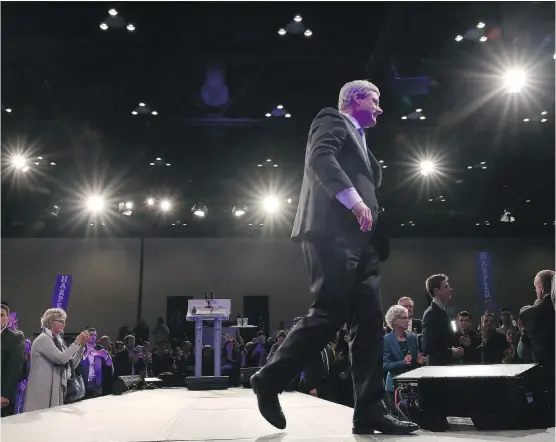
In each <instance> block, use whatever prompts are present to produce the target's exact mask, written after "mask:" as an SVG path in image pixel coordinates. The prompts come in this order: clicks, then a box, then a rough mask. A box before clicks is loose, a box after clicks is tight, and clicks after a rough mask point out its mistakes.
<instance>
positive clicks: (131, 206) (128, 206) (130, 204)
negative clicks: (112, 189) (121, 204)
mask: <svg viewBox="0 0 556 442" xmlns="http://www.w3.org/2000/svg"><path fill="white" fill-rule="evenodd" d="M125 208H126V209H133V202H132V201H127V202H126V203H125Z"/></svg>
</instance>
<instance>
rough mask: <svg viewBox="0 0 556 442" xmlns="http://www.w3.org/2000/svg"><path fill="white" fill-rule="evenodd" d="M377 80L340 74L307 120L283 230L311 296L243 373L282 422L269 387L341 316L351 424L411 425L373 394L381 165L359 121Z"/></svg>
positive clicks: (280, 385)
mask: <svg viewBox="0 0 556 442" xmlns="http://www.w3.org/2000/svg"><path fill="white" fill-rule="evenodd" d="M379 95H380V92H379V90H378V88H377V87H376V86H375V85H373V84H372V83H370V82H368V81H363V80H358V81H353V82H350V83H347V84H346V85H345V86H344V87H343V88H342V89H341V91H340V97H339V105H338V110H336V109H333V108H325V109H323V110H321V111H320V112H319V114H318V115H317V116H316V117H315V119H314V120H313V122H312V124H311V128H310V130H309V135H308V141H307V150H306V155H305V170H304V176H303V184H302V187H301V196H300V198H299V206H298V210H297V216H296V219H295V222H294V227H293V232H292V238H293V239H294V240H297V241H300V242H301V247H302V251H303V255H304V257H305V261H306V263H307V265H308V268H309V278H310V286H309V287H310V291H311V293H312V294H313V296H314V299H315V301H314V303H313V304H312V305H311V308H310V310H309V313H308V315H307V316H305V317H304V318H303V319H302V320H301V321H300V322H299V323H298V324H297V325H296V326H295V327H294V328H293V329H292V331H291V332H290V333H289V334H288V336H287V337H286V339H285V340H284V343H283V344H282V345H281V346H280V348H279V349H278V350H277V352H276V354H275V356H274V357H273V358H272V360H271V361H270V362H269V363H268V364H267V365H266V366H265V367H263V368H262V369H261V370H260V371H259V372H258V373H257V374H255V375H254V376H253V377H252V378H251V385H252V386H253V390H254V391H255V393H256V394H257V399H258V404H259V410H260V412H261V414H262V415H263V416H264V417H265V419H267V420H268V421H269V422H270V423H271V424H272V425H274V426H275V427H277V428H280V429H282V428H285V427H286V419H285V417H284V414H283V412H282V409H281V407H280V403H279V400H278V394H279V393H281V392H282V391H284V389H285V388H286V386H287V385H288V383H289V382H290V380H291V379H292V378H293V377H294V376H296V375H297V374H298V373H300V372H301V371H302V370H303V369H304V368H306V367H307V365H308V364H309V363H310V362H311V361H312V360H314V358H315V357H316V356H318V354H319V352H320V351H321V350H322V349H323V348H324V347H325V345H326V344H327V343H328V342H329V341H330V340H332V339H333V338H334V336H335V333H336V331H337V330H339V329H340V328H341V327H342V326H343V325H344V323H345V322H346V321H347V322H348V326H349V328H350V334H351V345H350V349H351V360H352V375H353V385H354V395H355V409H354V415H353V432H354V433H357V434H371V433H373V432H374V430H378V431H380V432H382V433H389V434H406V433H410V432H413V431H415V430H416V429H417V426H416V425H415V424H413V423H411V422H403V421H398V420H397V419H396V418H394V417H393V416H391V415H390V414H388V410H387V409H386V406H385V405H384V403H383V401H382V398H383V394H384V387H383V383H382V336H383V329H382V320H383V313H382V300H381V297H380V291H379V285H380V273H379V262H380V260H381V257H382V259H384V258H386V256H387V254H388V253H387V252H388V242H387V240H386V239H385V236H384V234H383V229H384V226H382V225H381V223H382V221H383V219H382V216H379V212H380V209H379V200H378V195H377V188H378V187H379V186H380V181H381V167H380V164H379V163H378V161H377V160H376V158H375V157H374V156H373V154H372V153H371V152H370V151H369V150H368V148H367V144H366V138H365V132H364V130H363V129H364V128H370V127H374V126H375V125H376V121H377V117H378V116H379V115H380V114H381V113H382V110H381V109H380V106H379Z"/></svg>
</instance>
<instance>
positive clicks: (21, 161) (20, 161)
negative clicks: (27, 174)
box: [12, 155, 27, 170]
mask: <svg viewBox="0 0 556 442" xmlns="http://www.w3.org/2000/svg"><path fill="white" fill-rule="evenodd" d="M12 165H13V166H14V167H15V168H16V169H19V170H22V169H23V168H24V167H25V166H26V165H27V160H26V159H25V157H23V156H22V155H16V156H14V157H13V158H12Z"/></svg>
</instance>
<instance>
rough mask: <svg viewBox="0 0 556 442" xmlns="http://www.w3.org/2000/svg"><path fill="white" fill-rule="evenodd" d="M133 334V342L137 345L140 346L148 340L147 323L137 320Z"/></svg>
mask: <svg viewBox="0 0 556 442" xmlns="http://www.w3.org/2000/svg"><path fill="white" fill-rule="evenodd" d="M133 334H134V335H135V342H136V343H137V344H138V345H142V344H143V341H148V340H149V326H148V325H147V321H145V320H144V319H141V320H139V322H138V323H137V325H136V326H135V328H134V329H133Z"/></svg>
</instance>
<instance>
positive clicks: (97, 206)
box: [87, 195, 105, 213]
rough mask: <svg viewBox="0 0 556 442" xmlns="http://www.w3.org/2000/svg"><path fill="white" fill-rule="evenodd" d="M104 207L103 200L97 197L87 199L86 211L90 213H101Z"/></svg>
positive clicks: (92, 196)
mask: <svg viewBox="0 0 556 442" xmlns="http://www.w3.org/2000/svg"><path fill="white" fill-rule="evenodd" d="M104 207H105V202H104V199H103V198H102V197H101V196H99V195H91V196H90V197H89V198H87V210H89V211H90V212H94V213H98V212H102V211H103V210H104Z"/></svg>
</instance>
